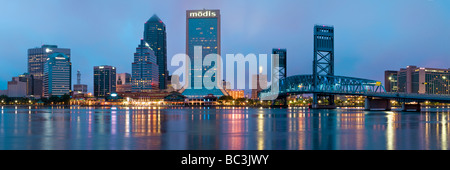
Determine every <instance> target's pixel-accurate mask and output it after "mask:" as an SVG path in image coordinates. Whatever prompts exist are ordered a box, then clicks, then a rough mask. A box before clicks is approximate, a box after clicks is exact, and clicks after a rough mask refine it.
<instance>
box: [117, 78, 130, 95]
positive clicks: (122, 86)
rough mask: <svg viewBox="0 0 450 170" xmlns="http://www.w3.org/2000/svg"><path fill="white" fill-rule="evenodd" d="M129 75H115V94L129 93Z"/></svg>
mask: <svg viewBox="0 0 450 170" xmlns="http://www.w3.org/2000/svg"><path fill="white" fill-rule="evenodd" d="M131 91H132V86H131V74H130V73H118V74H116V92H117V93H121V92H131Z"/></svg>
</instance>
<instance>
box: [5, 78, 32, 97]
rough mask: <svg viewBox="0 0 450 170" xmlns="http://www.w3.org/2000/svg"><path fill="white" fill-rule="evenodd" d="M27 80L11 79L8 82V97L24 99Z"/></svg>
mask: <svg viewBox="0 0 450 170" xmlns="http://www.w3.org/2000/svg"><path fill="white" fill-rule="evenodd" d="M27 84H28V83H27V80H26V79H24V78H22V77H13V78H12V80H11V81H8V91H7V92H8V93H7V96H8V97H26V96H27Z"/></svg>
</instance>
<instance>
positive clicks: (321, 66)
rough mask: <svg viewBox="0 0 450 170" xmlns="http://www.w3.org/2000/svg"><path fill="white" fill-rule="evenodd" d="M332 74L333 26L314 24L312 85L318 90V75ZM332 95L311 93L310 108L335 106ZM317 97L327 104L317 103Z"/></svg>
mask: <svg viewBox="0 0 450 170" xmlns="http://www.w3.org/2000/svg"><path fill="white" fill-rule="evenodd" d="M320 75H328V76H334V27H333V26H326V25H315V26H314V61H313V81H314V83H313V87H314V90H315V91H316V90H317V91H318V88H319V86H320V83H319V76H320ZM334 98H335V97H334V95H322V94H318V93H313V104H312V106H311V107H312V108H317V109H319V108H331V109H333V108H336V106H335V103H334ZM319 99H327V100H328V104H325V103H319Z"/></svg>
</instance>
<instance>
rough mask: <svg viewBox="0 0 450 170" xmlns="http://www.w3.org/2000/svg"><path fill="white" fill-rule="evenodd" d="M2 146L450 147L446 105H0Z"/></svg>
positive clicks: (0, 146)
mask: <svg viewBox="0 0 450 170" xmlns="http://www.w3.org/2000/svg"><path fill="white" fill-rule="evenodd" d="M0 107H1V109H0V112H1V113H0V150H448V149H449V145H450V139H449V136H450V135H449V132H450V130H449V129H450V125H449V119H450V118H449V114H450V109H449V108H448V107H445V108H444V107H441V108H423V109H422V112H420V113H419V112H401V111H398V110H396V109H393V111H370V112H367V111H364V110H363V108H338V109H336V110H309V109H307V108H301V107H299V108H284V109H281V108H276V109H274V108H272V109H269V108H247V107H223V108H207V107H205V108H203V107H202V108H199V107H196V108H191V107H171V108H162V107H78V106H71V107H62V106H60V107H37V106H17V107H16V106H0Z"/></svg>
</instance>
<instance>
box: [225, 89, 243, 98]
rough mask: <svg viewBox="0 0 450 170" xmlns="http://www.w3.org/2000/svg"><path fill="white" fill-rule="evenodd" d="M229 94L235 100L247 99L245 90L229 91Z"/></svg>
mask: <svg viewBox="0 0 450 170" xmlns="http://www.w3.org/2000/svg"><path fill="white" fill-rule="evenodd" d="M227 92H228V94H229V95H230V96H231V97H232V98H233V99H239V98H244V97H245V93H244V90H227Z"/></svg>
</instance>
